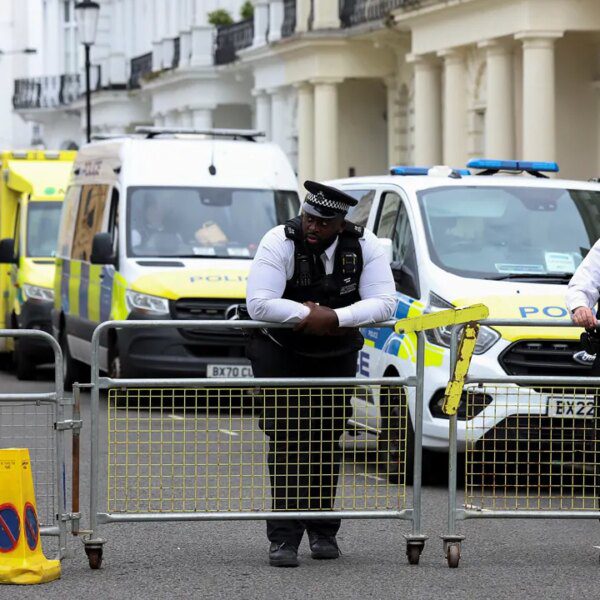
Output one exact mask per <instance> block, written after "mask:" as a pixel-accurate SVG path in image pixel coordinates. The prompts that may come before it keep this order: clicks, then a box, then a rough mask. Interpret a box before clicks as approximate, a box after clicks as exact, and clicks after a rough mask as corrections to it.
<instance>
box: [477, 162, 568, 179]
mask: <svg viewBox="0 0 600 600" xmlns="http://www.w3.org/2000/svg"><path fill="white" fill-rule="evenodd" d="M467 167H469V168H470V169H482V171H481V173H477V175H495V174H496V173H498V172H499V171H508V172H513V173H523V172H524V173H529V174H530V175H533V176H534V177H547V175H544V173H558V171H559V168H558V164H557V163H555V162H543V161H529V160H492V159H487V158H477V159H474V160H470V161H469V162H468V163H467Z"/></svg>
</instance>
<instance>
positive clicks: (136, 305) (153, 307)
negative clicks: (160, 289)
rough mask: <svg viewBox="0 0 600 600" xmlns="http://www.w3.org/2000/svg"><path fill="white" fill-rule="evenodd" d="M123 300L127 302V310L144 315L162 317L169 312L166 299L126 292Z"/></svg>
mask: <svg viewBox="0 0 600 600" xmlns="http://www.w3.org/2000/svg"><path fill="white" fill-rule="evenodd" d="M125 299H126V300H127V308H128V309H129V310H130V311H131V310H134V309H136V310H139V311H141V312H145V313H150V314H163V315H164V314H165V313H168V312H169V301H168V300H167V299H166V298H159V297H158V296H150V295H149V294H142V293H141V292H134V291H132V290H127V292H126V293H125Z"/></svg>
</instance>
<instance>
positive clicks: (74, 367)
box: [58, 329, 89, 390]
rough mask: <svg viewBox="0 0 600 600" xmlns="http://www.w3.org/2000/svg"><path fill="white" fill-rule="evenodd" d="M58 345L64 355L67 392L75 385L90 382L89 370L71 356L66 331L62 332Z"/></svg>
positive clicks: (64, 375)
mask: <svg viewBox="0 0 600 600" xmlns="http://www.w3.org/2000/svg"><path fill="white" fill-rule="evenodd" d="M58 343H59V344H60V349H61V351H62V355H63V382H64V385H65V390H71V389H72V388H73V384H74V383H87V382H88V381H89V370H88V369H87V368H86V366H85V365H84V364H83V363H81V362H79V361H78V360H75V359H74V358H73V357H72V356H71V352H70V351H69V344H68V342H67V334H66V332H65V330H64V329H63V330H62V331H61V332H60V336H59V338H58Z"/></svg>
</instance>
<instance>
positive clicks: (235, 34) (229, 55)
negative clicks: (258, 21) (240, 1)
mask: <svg viewBox="0 0 600 600" xmlns="http://www.w3.org/2000/svg"><path fill="white" fill-rule="evenodd" d="M253 38H254V19H246V20H245V21H239V22H238V23H233V25H222V26H220V27H218V28H217V43H216V48H215V64H216V65H225V64H228V63H232V62H234V61H235V60H236V58H237V53H238V52H239V51H240V50H243V49H244V48H248V47H249V46H252V40H253Z"/></svg>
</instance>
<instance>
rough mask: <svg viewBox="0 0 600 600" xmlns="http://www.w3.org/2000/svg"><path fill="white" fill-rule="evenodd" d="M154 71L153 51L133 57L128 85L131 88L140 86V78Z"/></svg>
mask: <svg viewBox="0 0 600 600" xmlns="http://www.w3.org/2000/svg"><path fill="white" fill-rule="evenodd" d="M149 73H152V52H148V53H147V54H142V55H141V56H136V57H135V58H132V59H131V62H130V72H129V81H128V83H127V85H128V87H129V88H131V89H135V88H139V87H140V79H141V78H142V77H144V75H148V74H149Z"/></svg>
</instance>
